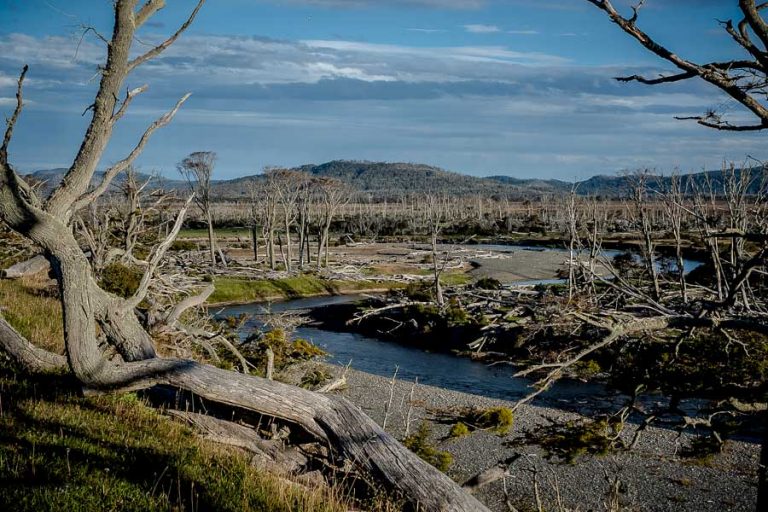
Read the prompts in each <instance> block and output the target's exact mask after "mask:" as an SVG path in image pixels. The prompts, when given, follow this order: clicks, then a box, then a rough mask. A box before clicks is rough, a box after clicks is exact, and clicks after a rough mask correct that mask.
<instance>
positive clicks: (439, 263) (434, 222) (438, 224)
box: [424, 194, 449, 307]
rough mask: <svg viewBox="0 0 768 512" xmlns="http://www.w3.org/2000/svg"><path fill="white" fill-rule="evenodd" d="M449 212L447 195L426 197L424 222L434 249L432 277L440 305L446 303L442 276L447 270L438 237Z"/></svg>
mask: <svg viewBox="0 0 768 512" xmlns="http://www.w3.org/2000/svg"><path fill="white" fill-rule="evenodd" d="M448 214H449V202H448V198H447V197H445V196H439V195H435V194H429V195H427V196H426V197H425V198H424V222H425V224H426V227H427V233H428V234H429V242H430V247H431V250H432V277H433V278H434V287H435V302H436V303H437V305H438V306H441V307H442V306H443V305H444V304H445V298H444V297H443V287H442V285H441V284H440V276H441V275H442V273H443V272H444V271H445V262H444V261H443V258H441V255H440V254H439V253H438V250H437V239H438V237H439V236H440V233H442V231H443V228H445V225H446V222H447V220H448Z"/></svg>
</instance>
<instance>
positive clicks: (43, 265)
mask: <svg viewBox="0 0 768 512" xmlns="http://www.w3.org/2000/svg"><path fill="white" fill-rule="evenodd" d="M50 268H51V265H50V263H48V260H47V259H46V258H45V256H43V255H42V254H38V255H37V256H35V257H34V258H30V259H28V260H25V261H21V262H19V263H16V264H15V265H11V266H10V267H8V268H7V269H5V270H3V277H4V278H6V279H20V278H22V277H27V276H34V275H37V274H39V273H41V272H47V271H48V270H49V269H50Z"/></svg>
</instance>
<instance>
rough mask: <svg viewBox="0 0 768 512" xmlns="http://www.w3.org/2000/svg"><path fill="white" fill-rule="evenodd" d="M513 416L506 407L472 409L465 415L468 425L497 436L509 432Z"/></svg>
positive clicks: (510, 410)
mask: <svg viewBox="0 0 768 512" xmlns="http://www.w3.org/2000/svg"><path fill="white" fill-rule="evenodd" d="M514 419H515V414H514V413H513V412H512V409H510V408H508V407H490V408H488V409H472V410H471V411H470V412H469V414H468V415H467V420H468V421H469V423H471V424H472V425H474V426H475V427H477V428H481V429H484V430H490V431H491V432H495V433H497V434H499V435H504V434H506V433H507V432H509V429H511V428H512V423H513V422H514Z"/></svg>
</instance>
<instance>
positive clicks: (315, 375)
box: [299, 368, 331, 389]
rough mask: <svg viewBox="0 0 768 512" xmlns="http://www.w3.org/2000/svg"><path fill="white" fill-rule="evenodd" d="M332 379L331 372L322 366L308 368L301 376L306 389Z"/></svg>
mask: <svg viewBox="0 0 768 512" xmlns="http://www.w3.org/2000/svg"><path fill="white" fill-rule="evenodd" d="M329 380H331V374H330V373H328V372H327V371H325V370H324V369H322V368H318V369H316V370H308V371H307V372H306V373H305V374H304V376H303V377H302V378H301V383H300V384H299V386H301V387H302V388H304V389H315V388H317V387H319V386H321V385H323V384H325V383H326V382H328V381H329Z"/></svg>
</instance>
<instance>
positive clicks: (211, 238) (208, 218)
mask: <svg viewBox="0 0 768 512" xmlns="http://www.w3.org/2000/svg"><path fill="white" fill-rule="evenodd" d="M205 219H206V222H207V223H208V250H209V251H210V253H211V266H212V267H215V266H216V244H215V242H214V234H213V219H212V218H211V210H206V211H205Z"/></svg>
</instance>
